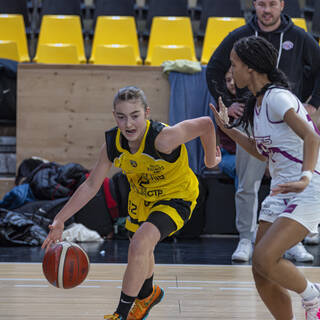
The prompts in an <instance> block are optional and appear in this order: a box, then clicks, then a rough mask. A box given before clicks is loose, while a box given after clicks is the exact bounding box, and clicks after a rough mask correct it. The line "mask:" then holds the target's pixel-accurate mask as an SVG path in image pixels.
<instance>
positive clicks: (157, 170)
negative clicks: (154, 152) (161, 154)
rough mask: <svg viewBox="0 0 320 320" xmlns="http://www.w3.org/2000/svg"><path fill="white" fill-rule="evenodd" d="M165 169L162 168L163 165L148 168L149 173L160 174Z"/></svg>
mask: <svg viewBox="0 0 320 320" xmlns="http://www.w3.org/2000/svg"><path fill="white" fill-rule="evenodd" d="M163 169H164V166H161V165H157V164H156V165H153V164H151V165H150V166H149V167H148V171H152V172H153V173H159V172H161V171H162V170H163Z"/></svg>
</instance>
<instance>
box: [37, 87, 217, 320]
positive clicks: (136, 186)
mask: <svg viewBox="0 0 320 320" xmlns="http://www.w3.org/2000/svg"><path fill="white" fill-rule="evenodd" d="M113 107H114V109H113V114H114V117H115V120H116V123H117V127H115V128H114V129H111V130H109V131H107V132H106V142H105V143H104V144H103V146H102V147H101V150H100V156H99V159H98V161H97V163H96V165H95V167H94V168H93V170H92V171H91V174H90V176H89V177H88V179H87V180H86V181H85V182H84V183H83V184H82V185H81V186H80V187H79V188H78V189H77V190H76V192H75V193H74V194H73V196H72V197H71V198H70V200H69V201H68V202H67V203H66V205H65V206H64V207H63V208H62V209H61V211H60V212H59V213H58V214H57V216H56V217H55V219H54V221H53V223H52V225H51V226H49V227H50V232H49V235H48V237H47V238H46V240H45V241H44V243H43V245H42V248H48V247H49V246H50V245H51V244H52V243H54V242H56V241H60V240H61V237H62V232H63V229H64V222H65V221H66V220H67V219H69V218H70V217H71V216H72V215H74V214H75V213H76V212H78V211H79V210H80V209H81V208H82V207H83V206H84V205H85V204H86V203H87V202H88V201H89V200H90V199H92V198H93V197H94V195H95V194H96V193H97V192H98V190H99V188H100V186H101V184H102V183H103V180H104V178H105V177H106V175H107V173H108V171H109V169H110V168H111V165H112V163H114V165H115V166H116V167H119V168H121V169H122V170H123V172H124V173H125V174H126V176H127V177H128V180H129V183H130V194H129V203H128V211H129V216H128V219H127V221H126V228H127V229H128V230H129V236H130V245H129V252H128V264H127V268H126V271H125V274H124V277H123V282H122V291H121V296H120V301H119V304H118V307H117V309H116V311H115V312H114V314H112V315H107V316H105V317H104V318H105V319H109V320H116V319H121V320H126V319H130V320H136V319H146V317H147V316H148V313H149V311H150V309H151V308H152V307H153V306H154V305H155V304H157V303H158V302H160V301H161V299H162V297H163V295H164V292H163V290H162V289H161V288H160V287H159V286H157V285H153V270H154V254H153V252H154V249H155V246H156V245H157V243H158V242H159V241H161V240H162V239H164V238H166V237H167V236H169V235H172V234H173V233H175V232H176V231H177V230H179V229H181V228H182V227H183V226H184V224H185V223H186V222H187V221H188V220H189V219H190V217H191V214H192V210H193V209H194V207H195V205H196V199H197V197H198V193H199V189H198V180H197V178H196V176H195V175H194V173H193V172H192V170H191V169H190V167H189V164H188V156H187V151H186V147H185V145H184V143H186V142H188V141H190V140H192V139H194V138H197V137H200V139H201V142H202V146H203V148H204V152H205V159H204V161H205V165H206V166H207V167H209V168H211V167H215V166H216V165H217V164H218V163H219V162H220V161H221V153H220V149H219V148H218V147H216V135H215V129H214V125H213V122H212V120H211V119H210V118H209V117H201V118H195V119H191V120H185V121H182V122H180V123H178V124H176V125H174V126H172V127H169V126H166V125H164V124H162V123H160V122H156V121H152V120H148V117H149V113H150V109H149V107H148V105H147V102H146V98H145V95H144V93H143V91H142V90H141V89H139V88H136V87H125V88H122V89H120V90H119V92H118V93H117V94H116V96H115V98H114V102H113ZM133 304H134V305H133Z"/></svg>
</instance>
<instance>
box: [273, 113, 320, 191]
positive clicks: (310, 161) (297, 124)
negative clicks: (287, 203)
mask: <svg viewBox="0 0 320 320" xmlns="http://www.w3.org/2000/svg"><path fill="white" fill-rule="evenodd" d="M284 121H285V122H286V123H287V125H288V126H289V127H290V128H291V129H292V130H293V131H294V132H295V133H296V134H297V135H298V136H299V137H300V138H301V139H302V140H303V164H302V171H311V172H313V171H314V169H315V166H316V163H317V160H318V155H319V147H320V137H319V136H318V135H317V134H316V132H315V131H314V130H312V128H311V127H310V126H309V125H308V123H307V122H306V121H304V120H303V119H301V118H300V117H299V116H298V115H297V113H296V112H295V110H294V109H289V110H288V111H287V112H286V113H285V115H284ZM309 183H310V180H309V178H308V177H307V176H301V178H300V180H299V181H293V182H288V183H284V184H281V185H279V186H277V187H276V188H275V189H273V192H272V194H273V195H275V194H278V193H288V192H302V191H303V190H304V189H305V188H306V187H307V186H308V184H309Z"/></svg>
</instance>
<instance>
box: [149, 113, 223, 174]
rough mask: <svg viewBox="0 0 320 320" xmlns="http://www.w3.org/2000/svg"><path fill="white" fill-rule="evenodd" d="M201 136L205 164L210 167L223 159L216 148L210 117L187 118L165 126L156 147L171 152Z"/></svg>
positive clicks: (164, 151)
mask: <svg viewBox="0 0 320 320" xmlns="http://www.w3.org/2000/svg"><path fill="white" fill-rule="evenodd" d="M197 137H200V140H201V143H202V146H203V149H204V152H205V165H206V166H207V167H209V168H211V167H214V166H216V165H217V164H218V163H219V162H220V161H221V155H220V151H219V150H217V148H216V133H215V128H214V124H213V122H212V120H211V119H210V118H209V117H200V118H195V119H190V120H185V121H182V122H179V123H177V124H176V125H174V126H172V127H164V128H163V129H162V131H161V132H160V133H159V135H158V136H157V138H156V140H155V148H156V149H157V150H158V151H160V152H162V153H166V154H170V153H171V152H172V151H173V150H174V149H176V148H177V147H179V146H180V145H181V144H183V143H186V142H188V141H191V140H193V139H195V138H197Z"/></svg>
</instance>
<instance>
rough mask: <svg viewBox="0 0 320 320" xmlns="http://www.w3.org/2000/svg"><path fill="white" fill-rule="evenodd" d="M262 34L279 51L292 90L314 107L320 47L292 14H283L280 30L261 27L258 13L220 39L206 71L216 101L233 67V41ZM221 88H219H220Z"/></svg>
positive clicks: (319, 88)
mask: <svg viewBox="0 0 320 320" xmlns="http://www.w3.org/2000/svg"><path fill="white" fill-rule="evenodd" d="M252 35H256V36H261V37H264V38H265V39H267V40H268V41H269V42H271V43H272V44H273V45H274V47H275V48H276V49H277V50H278V67H279V69H280V70H282V71H283V72H284V73H285V74H286V75H287V77H288V79H289V82H290V85H291V88H292V91H293V93H294V94H295V95H296V96H297V97H298V98H299V99H300V100H301V101H302V102H305V101H306V100H307V99H308V97H309V96H311V99H310V101H309V103H310V104H311V105H313V106H314V107H315V108H318V107H319V105H320V47H319V44H318V43H317V42H316V41H315V39H314V38H313V37H312V35H311V34H309V33H308V32H305V31H304V30H303V29H302V28H300V27H298V26H296V25H294V24H293V22H292V20H291V19H290V17H288V16H287V15H284V14H281V24H280V26H279V28H278V29H276V30H274V31H270V32H264V31H262V30H261V29H260V28H259V25H258V22H257V16H256V15H253V16H252V18H251V20H250V21H249V22H248V23H247V24H246V25H244V26H242V27H240V28H237V29H235V30H234V31H232V32H231V33H229V35H228V36H227V37H226V38H225V39H224V40H223V41H222V42H221V44H220V45H219V47H218V48H217V49H216V50H215V52H214V53H213V55H212V57H211V59H210V61H209V63H208V66H207V71H206V77H207V84H208V88H209V91H210V93H211V94H212V96H213V97H214V98H215V100H216V101H217V99H218V97H219V91H221V90H222V87H221V84H223V81H224V76H225V73H226V72H227V71H228V69H229V68H230V58H229V57H230V52H231V50H232V47H233V44H234V43H235V42H236V41H237V40H238V39H240V38H242V37H248V36H252ZM217 89H218V90H217Z"/></svg>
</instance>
